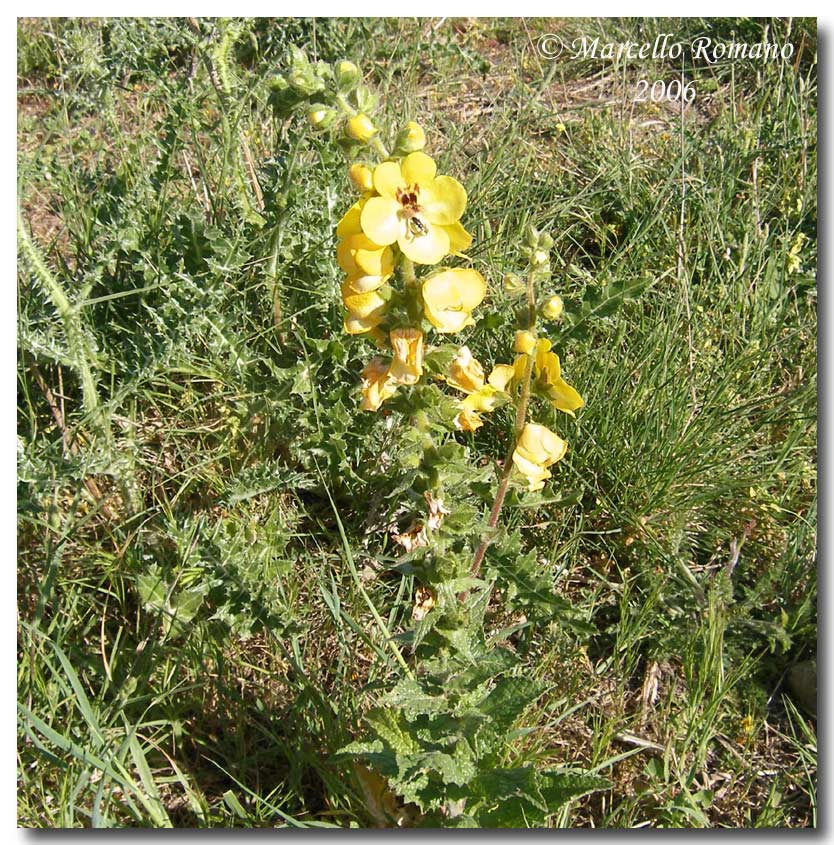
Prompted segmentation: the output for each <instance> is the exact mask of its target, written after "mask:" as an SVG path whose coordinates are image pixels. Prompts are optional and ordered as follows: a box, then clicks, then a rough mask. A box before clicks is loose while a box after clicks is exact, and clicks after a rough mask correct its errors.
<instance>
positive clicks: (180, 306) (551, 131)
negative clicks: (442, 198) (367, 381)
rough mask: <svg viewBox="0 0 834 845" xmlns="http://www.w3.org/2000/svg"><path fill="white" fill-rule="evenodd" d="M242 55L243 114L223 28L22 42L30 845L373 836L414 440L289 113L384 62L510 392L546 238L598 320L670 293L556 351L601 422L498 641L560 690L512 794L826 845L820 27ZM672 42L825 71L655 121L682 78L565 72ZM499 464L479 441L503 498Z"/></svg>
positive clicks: (594, 25)
mask: <svg viewBox="0 0 834 845" xmlns="http://www.w3.org/2000/svg"><path fill="white" fill-rule="evenodd" d="M240 25H241V28H242V30H241V37H240V39H239V41H238V42H237V43H236V45H235V46H234V47H233V49H232V50H231V53H230V60H229V67H230V71H231V78H230V80H229V85H230V86H231V89H232V91H233V96H232V97H230V98H228V99H227V100H225V101H224V98H223V97H222V96H220V95H219V94H218V91H217V90H216V88H215V87H214V86H213V85H212V82H211V80H210V79H209V77H208V74H207V72H206V66H205V64H204V62H203V61H202V57H203V56H204V55H205V53H206V51H207V50H211V49H212V48H213V46H215V45H216V41H217V35H216V24H215V23H214V22H212V21H208V20H202V21H200V22H199V32H197V31H195V29H194V28H193V27H191V26H189V24H188V22H187V21H185V20H183V19H177V20H175V19H109V20H80V19H61V20H58V19H53V20H47V19H38V20H21V21H20V22H19V24H18V102H19V111H18V181H19V203H20V209H21V218H22V230H23V234H22V238H21V240H20V244H21V245H20V258H19V288H18V290H19V295H18V296H19V298H18V305H19V314H18V347H19V369H18V544H19V547H18V601H19V617H18V620H19V624H18V695H19V713H20V718H19V731H18V736H19V742H18V812H19V816H18V820H19V824H21V825H23V826H27V827H81V826H118V825H141V826H146V825H147V826H166V825H173V826H221V827H222V826H229V827H231V826H244V827H258V826H275V825H279V826H280V825H289V826H297V825H302V826H309V825H337V826H346V825H350V824H352V825H358V826H365V825H368V824H370V823H371V822H372V819H371V816H370V815H369V813H368V810H367V809H366V808H365V806H364V803H363V798H362V794H361V792H360V791H359V790H358V788H357V787H356V786H355V785H354V781H353V780H352V778H351V777H350V772H349V770H348V769H347V768H346V767H345V766H343V765H342V764H335V763H333V762H332V761H331V760H330V756H331V755H332V754H333V753H334V752H335V751H336V750H337V749H339V748H340V747H341V746H343V745H345V744H346V743H347V742H349V741H350V740H351V739H352V738H353V737H354V735H355V733H356V731H357V730H358V726H359V723H360V718H361V715H362V713H363V711H364V710H365V708H367V706H368V705H369V703H370V701H371V698H372V694H373V691H374V690H375V689H379V688H380V687H381V686H382V685H383V684H384V683H385V681H386V680H387V679H390V678H391V677H392V676H393V674H394V673H395V672H396V671H397V670H398V666H399V663H398V659H399V658H398V656H397V653H396V652H395V650H394V649H392V647H391V644H390V642H388V641H387V632H389V631H390V632H399V631H402V630H404V629H405V628H406V627H407V626H408V624H409V619H410V614H411V605H412V602H413V584H412V582H411V579H410V578H409V577H403V576H400V575H398V574H396V573H394V572H391V571H389V570H387V567H388V566H389V565H390V564H391V563H393V562H394V560H395V558H396V554H397V550H396V548H395V547H392V543H391V540H390V537H389V536H388V533H387V530H386V526H387V525H388V524H389V523H390V521H391V518H392V516H393V515H394V514H395V513H396V512H397V509H398V507H400V506H401V505H403V504H407V502H406V500H405V493H404V492H403V479H402V478H401V477H399V476H398V474H397V472H395V471H394V470H393V469H392V468H395V467H396V466H397V465H398V464H397V461H396V457H397V454H398V450H399V449H401V448H402V445H401V444H402V438H401V435H402V434H403V424H400V423H396V424H394V425H393V426H391V425H390V424H387V423H386V420H385V419H384V418H383V417H382V416H381V415H377V414H368V413H362V412H359V411H358V401H359V399H358V390H357V385H358V381H359V372H360V371H361V368H362V366H363V363H364V362H365V361H366V360H367V358H368V357H369V355H370V354H371V348H372V347H371V345H370V344H369V343H367V342H366V341H362V340H355V339H350V338H349V337H347V336H346V335H344V334H343V333H342V329H341V322H342V306H341V301H340V297H339V286H338V282H339V280H340V275H339V272H338V269H337V267H336V262H335V249H334V239H333V228H334V226H335V223H336V221H337V220H338V219H339V217H340V216H341V214H342V213H343V211H344V210H345V209H346V207H347V206H348V204H349V203H350V202H352V199H351V197H350V190H349V188H348V184H347V180H346V178H345V161H344V159H343V158H342V156H341V154H340V153H339V152H338V151H337V149H336V147H335V145H333V144H331V143H330V142H329V140H327V139H326V138H322V137H321V136H314V135H312V134H311V133H310V131H309V130H308V128H307V125H306V122H305V121H304V120H303V115H301V116H299V117H298V118H296V119H293V120H290V121H283V120H280V119H278V118H276V117H275V115H274V113H273V111H272V108H271V106H270V103H269V86H268V83H269V80H270V78H271V77H272V75H273V74H274V73H276V72H277V71H279V70H281V68H282V63H283V62H284V58H285V53H286V50H287V48H288V45H289V44H297V45H299V46H301V47H303V48H304V49H305V50H307V52H308V54H310V55H311V56H312V55H317V56H318V57H319V58H323V59H326V60H328V61H330V60H335V59H339V58H345V57H347V58H350V59H352V60H353V61H356V62H357V63H358V64H359V65H360V66H361V67H362V69H363V71H364V72H365V73H366V79H367V80H368V81H369V82H370V83H371V84H372V85H373V86H374V87H375V88H376V90H378V91H379V92H380V93H381V94H382V95H383V105H382V110H381V122H382V124H383V128H384V129H385V130H386V131H388V130H393V131H395V130H396V128H397V127H398V126H399V125H401V124H402V123H403V122H404V121H405V120H407V119H416V120H418V121H419V122H420V123H421V124H422V125H423V126H424V127H425V128H426V131H427V134H428V136H429V145H430V151H431V152H432V154H433V155H435V156H436V157H437V159H438V161H439V162H440V164H441V170H442V172H446V173H451V174H454V175H455V176H456V177H457V178H459V179H460V180H461V181H462V182H463V183H464V184H465V186H466V188H467V191H468V193H469V205H468V207H467V211H466V214H465V217H464V220H463V222H464V223H465V224H466V226H467V228H468V229H470V230H471V231H472V233H473V235H474V236H475V243H474V245H473V248H472V250H471V256H472V258H473V261H474V265H475V266H476V267H477V268H478V269H480V270H481V272H483V273H484V275H485V276H486V278H487V279H488V281H489V283H490V289H489V295H488V298H487V301H486V302H485V303H484V306H483V307H482V308H481V309H479V311H478V312H477V314H476V316H477V317H478V322H477V325H476V326H475V327H473V328H472V329H471V330H469V331H468V333H467V334H464V335H462V336H461V337H460V340H461V342H462V343H463V342H465V343H467V344H468V345H470V346H471V347H472V348H473V349H475V350H478V351H479V357H480V358H481V360H483V361H485V362H486V361H489V362H493V361H499V360H507V359H508V356H509V352H508V350H509V347H510V344H511V337H512V331H513V328H512V305H511V303H510V301H509V299H508V298H507V296H506V294H505V293H504V292H503V290H502V287H501V284H500V280H501V277H502V275H503V273H504V272H505V271H508V270H517V269H518V268H519V267H520V265H522V264H523V261H522V259H521V258H520V257H519V253H518V247H519V245H520V244H521V243H522V234H521V233H522V232H523V229H524V226H525V225H526V224H527V223H528V222H533V223H535V225H536V226H538V227H539V228H540V229H542V230H547V231H550V232H551V233H552V234H553V236H554V238H555V240H556V246H555V250H554V255H555V256H556V259H555V272H554V280H553V283H552V288H553V291H552V292H559V293H560V294H562V296H563V297H564V298H565V302H566V306H567V308H568V309H569V310H570V309H571V307H572V305H573V306H575V305H576V303H577V302H578V301H579V300H580V299H581V297H582V296H583V295H585V294H586V293H587V292H588V291H593V290H602V289H603V287H604V285H605V284H607V283H611V282H616V283H631V282H641V281H645V282H648V288H647V290H646V292H645V293H643V295H642V296H641V297H639V298H638V299H634V300H627V301H626V302H625V303H624V304H623V305H622V307H621V308H620V309H619V310H617V311H615V312H614V313H613V314H611V315H609V316H605V317H601V318H599V319H594V320H590V321H589V322H588V324H587V326H586V328H587V331H584V332H577V333H576V334H575V336H574V337H572V338H570V340H569V341H568V340H566V341H565V342H564V344H561V345H560V344H557V348H559V352H560V354H561V355H562V360H563V367H564V370H565V374H566V377H567V378H568V379H569V381H570V382H571V384H574V385H576V386H577V387H578V389H579V390H580V392H581V393H582V395H583V397H584V398H585V400H586V407H585V408H584V409H583V410H582V411H581V412H580V414H579V415H578V418H577V420H576V421H575V422H573V421H571V420H568V419H566V418H564V417H562V418H560V419H558V420H557V419H556V418H555V417H554V418H553V420H551V422H553V423H554V424H556V425H557V426H558V431H559V432H560V434H562V436H564V437H565V438H566V439H567V440H568V441H569V443H570V450H569V452H568V456H567V458H566V459H565V461H563V462H562V463H561V464H560V465H559V466H558V468H557V469H556V470H555V472H554V481H553V483H552V485H551V486H550V487H549V488H548V489H547V490H546V491H545V492H546V493H547V494H548V495H552V497H553V498H556V499H563V500H566V503H563V504H561V505H553V504H549V505H548V504H545V505H542V506H539V507H528V506H526V505H525V499H524V497H523V496H516V495H515V494H511V496H510V498H509V499H508V503H507V507H506V508H505V511H504V517H503V519H504V521H505V523H506V524H508V525H510V526H514V527H521V528H523V532H522V534H523V537H524V542H525V544H526V545H525V548H524V549H522V550H521V552H523V553H526V552H528V551H530V550H532V551H533V552H534V555H535V560H536V564H535V566H536V575H537V577H539V578H540V581H539V583H541V584H542V585H544V586H543V590H544V592H545V593H546V595H544V596H543V599H544V600H543V601H542V602H539V603H536V602H534V601H531V600H530V599H529V597H527V598H525V597H524V596H519V597H516V599H514V600H510V601H508V603H506V604H504V605H501V603H500V602H494V612H493V615H492V618H491V625H492V626H493V629H494V630H495V631H499V630H500V629H502V628H508V629H510V631H511V632H510V633H505V634H504V635H503V636H504V638H506V639H508V641H509V642H511V643H512V644H513V645H514V647H515V649H516V650H517V651H518V653H519V654H520V655H522V657H523V660H524V661H525V672H526V673H527V674H529V676H530V677H534V678H538V679H541V680H543V681H544V682H545V683H546V684H547V686H548V690H549V691H548V693H547V694H546V695H545V696H543V697H542V698H541V699H540V700H539V702H538V704H537V705H536V706H535V708H533V709H532V710H531V711H529V712H528V713H527V714H526V718H525V721H524V724H525V725H527V726H529V727H531V728H532V730H530V731H529V732H528V733H527V734H526V735H525V736H524V738H523V741H521V742H520V744H519V746H518V750H517V753H518V755H519V758H520V759H521V758H523V759H529V760H537V761H541V762H543V763H544V762H547V763H557V764H568V763H576V764H577V765H580V764H581V765H583V766H585V767H586V768H588V769H595V770H598V771H599V772H600V773H602V774H605V775H606V776H607V777H609V779H610V780H611V781H612V783H613V788H612V789H611V790H610V791H608V792H604V793H599V794H596V795H593V796H590V797H588V798H584V799H581V800H578V801H574V802H573V803H572V804H570V805H569V806H568V807H566V808H565V809H564V810H563V811H561V812H560V813H559V814H558V815H557V816H556V817H554V819H553V824H554V825H560V826H580V825H585V826H590V825H593V826H595V827H604V826H613V827H618V826H625V827H628V826H637V825H641V826H645V825H649V826H664V827H666V826H673V827H692V826H698V827H700V826H716V827H747V826H765V827H780V826H792V827H794V826H795V827H802V826H811V825H814V824H815V819H816V809H815V808H816V799H815V783H816V736H815V718H812V717H810V716H809V714H807V713H805V712H804V711H802V710H801V709H798V708H797V706H795V705H794V703H793V701H792V700H791V698H790V693H789V690H788V688H787V687H786V685H785V683H784V674H785V672H786V670H787V669H788V668H789V667H790V666H792V665H793V664H795V663H796V662H798V661H801V660H803V659H806V658H809V657H813V656H815V653H816V623H817V618H816V560H815V554H816V340H817V323H816V226H817V219H816V190H817V184H816V136H817V130H816V97H817V87H816V26H815V23H814V22H813V21H808V20H793V21H787V20H770V21H762V20H753V19H744V20H738V19H734V20H717V21H707V20H700V19H691V20H683V21H655V20H646V21H640V20H582V19H571V20H569V21H566V20H562V21H560V20H554V21H545V20H541V19H535V20H533V21H527V22H520V21H517V20H506V21H504V20H494V19H489V20H487V19H481V20H466V21H463V20H445V21H444V22H443V23H442V24H440V25H436V22H431V21H427V20H426V21H419V22H413V21H404V20H396V19H391V20H385V21H382V20H370V19H368V20H358V21H357V20H352V21H347V20H341V21H340V20H322V19H319V20H317V21H316V22H313V21H310V20H300V19H296V20H292V21H266V20H258V21H253V20H246V21H241V22H240ZM429 31H431V32H429ZM663 31H673V32H676V33H678V37H679V39H680V40H681V41H684V42H688V41H691V40H692V38H694V37H695V36H696V35H697V34H699V33H710V34H712V35H713V37H716V35H717V36H719V37H722V38H724V37H726V38H729V37H730V35H731V33H733V32H734V33H736V37H737V39H738V40H745V41H748V42H754V41H756V40H759V39H761V38H762V37H763V33H764V32H765V31H766V32H767V33H768V34H769V35H770V37H771V38H772V39H774V40H777V41H780V40H785V39H789V40H790V41H791V42H792V43H794V44H796V45H797V47H798V49H797V54H796V55H795V56H794V59H793V60H792V61H791V62H790V63H787V64H773V65H762V64H757V63H755V62H743V61H736V62H732V63H729V62H725V63H723V64H718V65H714V66H709V67H706V66H702V67H696V68H694V69H692V70H691V74H692V78H694V79H695V82H696V87H697V88H698V95H697V98H696V101H695V103H694V104H693V105H692V106H691V107H689V108H687V109H686V111H685V112H684V115H683V121H681V115H680V110H679V106H677V107H670V106H667V105H664V104H660V105H657V104H651V103H647V104H634V103H633V102H632V99H633V93H634V83H635V81H636V80H637V79H638V78H646V79H649V80H654V79H667V80H668V79H671V78H674V75H675V74H676V73H677V72H679V68H678V67H676V66H675V64H674V63H666V64H664V63H662V62H657V61H654V62H653V61H652V60H651V59H649V60H647V61H646V62H645V63H643V64H642V65H640V64H632V65H629V66H622V65H621V66H618V67H614V66H612V65H611V64H608V63H602V62H592V61H590V60H587V59H585V60H581V61H580V60H576V61H570V60H568V59H567V58H565V57H563V58H562V59H560V60H559V61H558V62H555V63H552V64H551V63H549V62H547V61H546V60H544V59H542V58H540V57H538V56H537V54H536V53H535V51H534V49H533V46H532V45H533V43H534V41H535V39H536V37H537V36H538V34H540V33H544V32H558V33H559V34H560V35H561V36H562V38H563V39H564V40H565V41H566V42H567V41H568V40H570V39H571V38H573V37H576V36H577V35H578V34H582V33H589V34H601V35H602V36H603V37H604V38H605V39H606V40H625V39H626V38H632V39H635V38H639V40H651V39H652V38H653V37H654V34H655V33H656V32H663ZM420 45H422V46H420ZM800 45H801V48H800ZM242 138H245V139H246V144H247V145H248V147H249V150H250V153H251V157H252V162H253V169H250V168H249V167H248V165H247V162H246V158H245V154H244V151H243V144H242V140H241V139H242ZM253 172H254V176H255V178H254V179H253V175H252V174H253ZM259 194H260V195H261V196H262V198H263V205H262V206H261V204H260V202H259ZM255 214H259V215H262V217H263V219H264V220H265V223H264V225H263V226H259V225H258V224H257V222H255V217H254V216H253V215H255ZM800 236H804V242H800V240H798V239H799V238H800ZM797 244H799V246H798V264H796V263H795V262H793V260H792V258H791V250H792V248H794V247H796V246H797ZM276 304H277V305H276ZM394 419H396V418H394ZM496 419H498V420H504V422H506V423H508V424H509V416H508V415H507V416H506V417H502V416H501V415H500V412H499V414H496ZM542 421H543V422H548V420H547V419H543V420H542ZM504 430H506V427H505V428H504ZM501 431H502V426H501V425H497V424H496V425H491V426H485V427H484V428H483V429H481V430H480V431H479V432H478V433H477V435H475V436H474V437H473V436H469V435H467V436H466V437H464V436H463V435H458V438H459V439H460V441H461V442H462V443H465V444H466V445H468V447H469V449H470V454H471V456H472V459H473V461H474V462H476V463H477V462H480V461H483V460H485V459H492V458H500V457H501V455H502V453H503V451H504V449H505V435H503V434H501ZM513 562H514V561H513V560H508V559H507V558H506V557H503V558H502V557H501V556H500V555H498V553H497V552H495V553H494V554H491V555H488V556H487V562H486V569H485V571H487V572H493V573H498V572H499V571H501V568H502V567H503V577H505V578H507V577H509V578H511V577H512V564H513ZM490 567H491V568H490ZM554 594H555V595H556V596H558V597H560V598H561V599H562V600H563V601H564V602H565V606H566V607H569V610H565V611H560V612H559V613H558V614H556V615H554V614H553V612H552V610H551V611H548V610H547V607H548V604H547V601H546V599H547V598H548V596H550V595H554ZM543 608H544V609H543ZM525 622H535V623H536V624H535V625H534V624H525Z"/></svg>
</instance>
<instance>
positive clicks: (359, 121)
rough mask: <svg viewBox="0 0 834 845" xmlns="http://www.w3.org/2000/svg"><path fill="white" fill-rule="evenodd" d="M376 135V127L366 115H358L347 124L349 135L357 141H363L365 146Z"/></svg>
mask: <svg viewBox="0 0 834 845" xmlns="http://www.w3.org/2000/svg"><path fill="white" fill-rule="evenodd" d="M376 133H377V128H376V126H374V124H373V121H372V120H371V119H370V118H369V117H368V115H366V114H357V115H356V116H355V117H352V118H351V119H350V120H349V121H348V123H347V134H348V135H350V137H351V138H353V139H355V140H356V141H361V142H362V143H363V144H364V143H365V142H367V141H370V140H371V138H373V137H374V135H376Z"/></svg>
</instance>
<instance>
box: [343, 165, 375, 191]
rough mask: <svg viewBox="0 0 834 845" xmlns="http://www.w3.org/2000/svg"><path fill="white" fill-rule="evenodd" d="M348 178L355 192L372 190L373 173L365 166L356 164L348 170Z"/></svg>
mask: <svg viewBox="0 0 834 845" xmlns="http://www.w3.org/2000/svg"><path fill="white" fill-rule="evenodd" d="M348 177H349V178H350V181H351V183H352V184H353V186H354V187H355V188H356V190H357V191H363V192H364V191H372V190H373V189H374V172H373V170H371V168H370V167H368V165H367V164H361V163H360V162H357V163H356V164H352V165H351V166H350V168H348Z"/></svg>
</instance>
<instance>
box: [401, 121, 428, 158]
mask: <svg viewBox="0 0 834 845" xmlns="http://www.w3.org/2000/svg"><path fill="white" fill-rule="evenodd" d="M425 146H426V133H425V132H424V131H423V127H422V126H420V124H419V123H415V122H414V121H413V120H410V121H409V122H408V123H407V124H406V125H405V126H404V127H403V128H402V129H401V130H400V133H399V135H397V141H396V144H395V147H396V148H397V150H398V151H399V152H403V153H416V152H418V151H419V150H422V149H423V147H425Z"/></svg>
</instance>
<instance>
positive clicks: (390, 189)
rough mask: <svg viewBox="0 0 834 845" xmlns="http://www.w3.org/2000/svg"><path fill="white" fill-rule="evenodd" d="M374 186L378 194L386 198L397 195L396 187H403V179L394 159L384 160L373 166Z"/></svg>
mask: <svg viewBox="0 0 834 845" xmlns="http://www.w3.org/2000/svg"><path fill="white" fill-rule="evenodd" d="M374 187H375V188H376V191H377V193H378V194H379V195H380V196H383V197H388V199H394V198H395V197H396V196H397V188H400V189H405V187H406V184H405V180H404V179H403V174H402V171H401V170H400V166H399V164H397V162H396V161H384V162H382V164H378V165H377V166H376V167H375V168H374Z"/></svg>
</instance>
